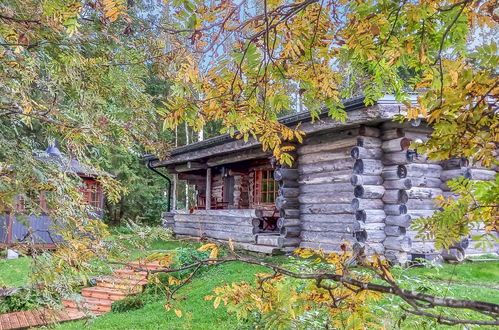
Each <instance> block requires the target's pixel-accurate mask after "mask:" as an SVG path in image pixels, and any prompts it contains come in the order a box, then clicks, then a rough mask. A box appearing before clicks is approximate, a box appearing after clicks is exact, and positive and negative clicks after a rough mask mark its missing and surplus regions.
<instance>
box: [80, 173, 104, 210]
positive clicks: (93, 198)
mask: <svg viewBox="0 0 499 330" xmlns="http://www.w3.org/2000/svg"><path fill="white" fill-rule="evenodd" d="M101 196H102V189H101V186H100V184H99V183H98V182H96V181H93V180H85V188H84V190H83V199H84V201H85V202H86V203H88V204H90V205H91V206H93V207H95V208H98V209H100V208H102V205H101V199H102V198H101Z"/></svg>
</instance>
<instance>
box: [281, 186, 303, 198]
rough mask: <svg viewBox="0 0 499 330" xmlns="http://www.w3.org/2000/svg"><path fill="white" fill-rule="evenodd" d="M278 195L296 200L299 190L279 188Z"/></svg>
mask: <svg viewBox="0 0 499 330" xmlns="http://www.w3.org/2000/svg"><path fill="white" fill-rule="evenodd" d="M278 194H279V196H282V197H284V198H292V197H294V198H296V197H298V196H299V195H300V188H279V192H278Z"/></svg>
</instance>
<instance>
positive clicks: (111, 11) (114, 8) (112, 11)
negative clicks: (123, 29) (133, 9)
mask: <svg viewBox="0 0 499 330" xmlns="http://www.w3.org/2000/svg"><path fill="white" fill-rule="evenodd" d="M103 4H104V17H106V18H108V19H109V21H110V22H111V23H112V22H114V21H116V20H118V18H119V17H120V16H123V18H124V19H125V20H126V21H127V22H130V18H129V17H128V14H127V12H126V9H127V6H126V1H125V0H104V2H103Z"/></svg>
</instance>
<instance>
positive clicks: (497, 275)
mask: <svg viewBox="0 0 499 330" xmlns="http://www.w3.org/2000/svg"><path fill="white" fill-rule="evenodd" d="M182 245H184V246H185V245H189V244H187V243H185V244H184V243H183V244H182ZM197 245H199V244H197ZM197 245H196V246H197ZM177 246H178V243H176V242H157V243H156V244H155V245H154V246H153V247H152V249H172V248H175V247H177ZM271 261H273V262H278V263H285V262H286V257H276V258H272V259H271ZM258 271H265V269H264V268H261V267H258V266H253V265H246V264H241V263H229V264H223V265H219V266H216V267H212V268H210V269H208V270H207V271H205V272H203V273H201V274H200V275H199V276H197V277H196V278H194V279H193V281H192V283H190V284H189V285H187V286H185V287H183V288H181V289H180V290H179V291H178V293H177V297H178V298H179V300H178V302H179V303H180V304H181V305H180V306H181V309H182V311H183V317H182V318H178V317H177V316H176V315H175V314H174V313H173V311H170V312H166V311H165V309H164V306H163V304H164V300H159V301H157V302H153V303H149V304H147V305H146V306H145V307H143V308H141V309H138V310H134V311H128V312H122V313H116V312H111V313H107V314H105V315H103V316H100V317H98V318H96V319H93V320H86V321H77V322H70V323H63V324H60V325H59V326H58V327H57V328H58V329H82V328H85V329H163V328H165V329H166V328H168V329H237V328H241V327H243V328H244V324H242V323H240V322H239V321H238V320H237V319H236V317H235V316H234V315H232V314H228V313H227V311H226V309H225V307H223V306H220V307H219V308H218V309H214V308H213V305H212V304H213V303H212V301H205V300H204V299H203V298H204V297H205V296H206V295H209V294H211V293H212V292H211V290H212V288H214V287H216V286H220V285H223V284H225V283H231V282H238V281H242V280H246V281H253V279H254V277H253V274H254V273H255V272H258ZM393 273H394V275H395V277H396V278H398V279H400V280H402V281H403V286H404V287H407V288H412V289H419V290H423V291H426V292H428V293H434V294H437V295H440V296H447V297H455V298H468V299H477V300H483V301H489V302H494V303H498V304H499V290H496V289H493V288H488V287H485V285H487V286H496V287H499V262H474V263H464V264H461V265H448V264H445V265H443V266H442V267H441V268H407V269H402V268H395V269H394V271H393ZM409 277H410V279H409ZM449 280H451V281H449ZM184 297H185V300H183V299H184ZM400 303H401V302H400V299H399V298H397V297H391V298H388V299H384V300H383V301H381V302H379V304H378V305H376V306H375V305H373V309H375V310H378V309H379V312H380V317H381V318H382V319H383V320H384V322H385V325H386V327H387V328H392V327H395V326H396V322H397V321H398V320H399V318H400V316H401V315H402V312H401V311H400V307H399V304H400ZM461 316H465V315H464V314H461ZM467 316H468V317H469V316H470V314H468V315H467ZM416 319H417V317H413V316H409V317H408V318H407V319H406V320H405V321H404V322H402V323H401V325H400V326H401V327H402V328H405V329H416V328H420V329H425V328H433V327H434V326H435V325H434V324H430V323H425V321H424V320H423V321H421V320H422V319H421V318H419V320H420V321H419V323H415V321H414V320H416ZM439 328H444V327H440V326H439Z"/></svg>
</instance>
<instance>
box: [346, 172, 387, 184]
mask: <svg viewBox="0 0 499 330" xmlns="http://www.w3.org/2000/svg"><path fill="white" fill-rule="evenodd" d="M350 183H351V184H352V186H361V185H364V184H366V185H380V184H382V183H383V178H382V177H381V176H379V175H360V174H353V175H352V176H351V178H350Z"/></svg>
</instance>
